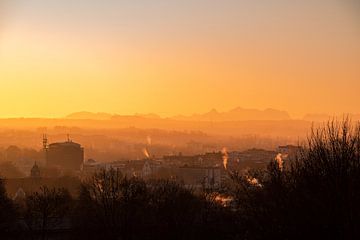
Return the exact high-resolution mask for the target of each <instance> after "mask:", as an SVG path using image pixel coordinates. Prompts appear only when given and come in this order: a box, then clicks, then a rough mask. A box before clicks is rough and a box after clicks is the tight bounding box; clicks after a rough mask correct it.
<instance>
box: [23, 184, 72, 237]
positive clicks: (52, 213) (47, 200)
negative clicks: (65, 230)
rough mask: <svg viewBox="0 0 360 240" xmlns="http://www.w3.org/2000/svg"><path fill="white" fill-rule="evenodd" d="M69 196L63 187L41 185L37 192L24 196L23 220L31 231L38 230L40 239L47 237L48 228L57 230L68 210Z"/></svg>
mask: <svg viewBox="0 0 360 240" xmlns="http://www.w3.org/2000/svg"><path fill="white" fill-rule="evenodd" d="M70 203H71V197H70V194H69V192H68V191H67V190H66V189H63V188H59V189H56V188H48V187H46V186H43V187H41V188H40V191H39V192H34V193H32V194H30V195H28V196H27V197H26V210H25V221H26V223H27V226H28V228H29V230H30V231H31V233H34V231H39V232H40V233H41V239H46V238H47V233H48V232H49V231H50V230H57V228H59V227H60V226H59V225H61V223H62V221H63V218H64V216H65V215H66V214H67V213H68V212H69V210H70V206H71V205H70Z"/></svg>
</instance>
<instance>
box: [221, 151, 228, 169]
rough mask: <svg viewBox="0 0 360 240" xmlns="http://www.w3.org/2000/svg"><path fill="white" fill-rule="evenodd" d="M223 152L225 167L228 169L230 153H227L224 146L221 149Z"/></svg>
mask: <svg viewBox="0 0 360 240" xmlns="http://www.w3.org/2000/svg"><path fill="white" fill-rule="evenodd" d="M221 153H222V154H223V157H222V159H223V165H224V168H225V169H226V170H227V164H228V159H229V155H228V153H227V149H226V147H223V149H222V150H221Z"/></svg>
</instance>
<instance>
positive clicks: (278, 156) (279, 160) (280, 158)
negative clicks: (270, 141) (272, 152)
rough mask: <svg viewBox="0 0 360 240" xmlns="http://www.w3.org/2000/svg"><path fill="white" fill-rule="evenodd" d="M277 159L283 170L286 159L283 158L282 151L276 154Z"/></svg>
mask: <svg viewBox="0 0 360 240" xmlns="http://www.w3.org/2000/svg"><path fill="white" fill-rule="evenodd" d="M275 161H276V162H277V164H278V166H279V169H280V171H282V170H283V167H284V161H283V159H282V154H281V153H278V155H276V157H275Z"/></svg>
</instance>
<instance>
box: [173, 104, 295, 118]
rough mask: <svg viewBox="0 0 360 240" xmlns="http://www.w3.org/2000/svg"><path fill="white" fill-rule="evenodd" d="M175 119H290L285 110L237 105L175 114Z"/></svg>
mask: <svg viewBox="0 0 360 240" xmlns="http://www.w3.org/2000/svg"><path fill="white" fill-rule="evenodd" d="M174 119H176V120H188V121H250V120H290V119H291V118H290V115H289V114H288V113H287V112H286V111H280V110H276V109H271V108H268V109H265V110H258V109H246V108H241V107H237V108H234V109H232V110H230V111H228V112H218V111H217V110H216V109H212V110H211V111H209V112H207V113H204V114H194V115H192V116H176V117H174Z"/></svg>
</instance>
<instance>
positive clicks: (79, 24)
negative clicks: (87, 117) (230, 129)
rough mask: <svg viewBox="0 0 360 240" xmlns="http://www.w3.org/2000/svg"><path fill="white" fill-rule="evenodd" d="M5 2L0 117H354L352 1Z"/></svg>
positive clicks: (357, 88)
mask: <svg viewBox="0 0 360 240" xmlns="http://www.w3.org/2000/svg"><path fill="white" fill-rule="evenodd" d="M73 2H74V1H70V0H64V1H46V0H32V1H25V0H13V1H9V0H3V1H2V2H1V3H0V9H1V10H0V83H1V87H0V117H20V116H23V117H35V116H45V117H56V116H64V115H66V114H68V113H71V112H74V111H83V110H86V111H94V112H98V111H102V112H112V113H119V114H133V113H136V112H140V113H148V112H154V113H158V114H160V115H162V116H170V115H176V114H191V113H194V112H204V111H208V110H209V109H211V108H217V109H219V110H228V109H230V108H233V107H236V106H242V107H251V108H259V109H263V108H268V107H272V108H277V109H282V110H287V111H289V112H290V113H291V114H292V116H294V117H300V116H302V115H303V114H305V113H309V112H310V113H312V112H319V113H330V114H334V113H343V112H353V113H359V112H360V107H359V103H360V95H359V92H360V44H359V42H360V18H359V17H358V16H359V13H360V7H359V6H358V5H356V1H354V0H344V1H338V0H326V1H325V0H313V1H304V2H306V3H303V2H301V3H300V1H297V3H295V1H291V3H290V1H285V0H271V1H234V0H224V1H215V0H207V1H205V0H192V1H190V0H182V1H174V0H172V1H169V0H168V1H165V0H163V1H161V0H154V1H146V0H139V1H107V3H106V4H105V3H103V1H95V0H87V1H85V0H79V1H76V3H73Z"/></svg>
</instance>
